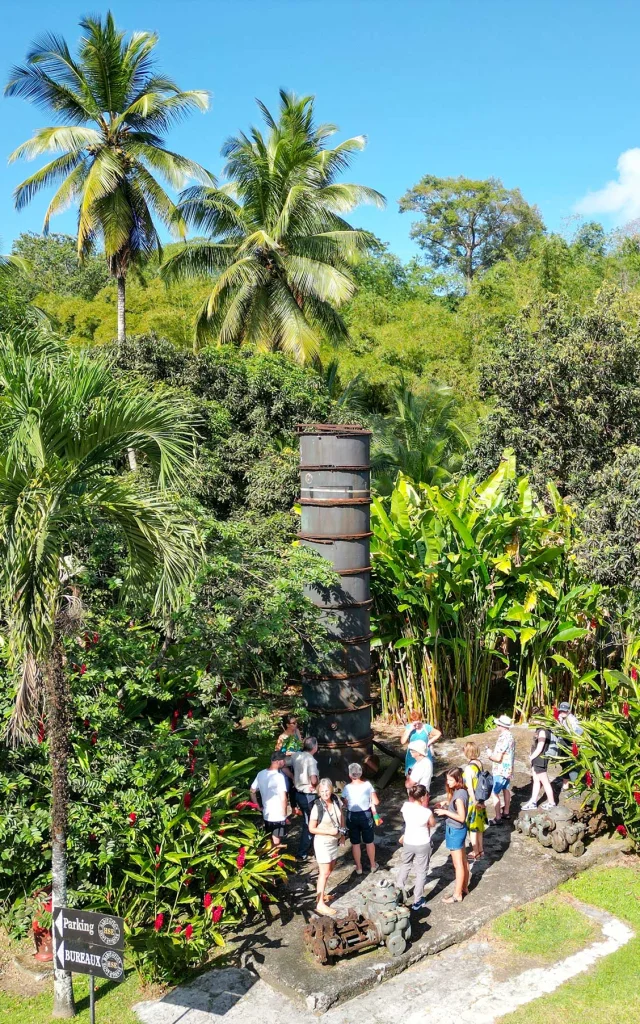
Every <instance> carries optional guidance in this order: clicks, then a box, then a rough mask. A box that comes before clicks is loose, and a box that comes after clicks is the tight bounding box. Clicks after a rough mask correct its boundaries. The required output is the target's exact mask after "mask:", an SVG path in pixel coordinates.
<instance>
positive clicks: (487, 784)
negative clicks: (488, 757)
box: [473, 771, 493, 804]
mask: <svg viewBox="0 0 640 1024" xmlns="http://www.w3.org/2000/svg"><path fill="white" fill-rule="evenodd" d="M492 791H493V775H492V774H491V772H486V771H481V772H478V778H477V780H476V788H475V789H474V791H473V795H474V796H475V798H476V802H477V803H481V804H482V803H484V802H485V800H488V799H489V797H490V796H491V793H492Z"/></svg>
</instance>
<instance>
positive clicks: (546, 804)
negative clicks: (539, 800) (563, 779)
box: [541, 800, 558, 811]
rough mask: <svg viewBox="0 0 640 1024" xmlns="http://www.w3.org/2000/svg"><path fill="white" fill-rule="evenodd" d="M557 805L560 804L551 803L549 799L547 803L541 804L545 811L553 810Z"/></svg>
mask: <svg viewBox="0 0 640 1024" xmlns="http://www.w3.org/2000/svg"><path fill="white" fill-rule="evenodd" d="M557 806H558V805H557V804H550V803H549V801H548V800H547V802H546V803H544V804H542V805H541V810H543V811H551V810H553V808H554V807H557Z"/></svg>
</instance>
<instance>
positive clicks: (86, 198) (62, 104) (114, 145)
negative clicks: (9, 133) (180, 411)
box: [5, 13, 213, 341]
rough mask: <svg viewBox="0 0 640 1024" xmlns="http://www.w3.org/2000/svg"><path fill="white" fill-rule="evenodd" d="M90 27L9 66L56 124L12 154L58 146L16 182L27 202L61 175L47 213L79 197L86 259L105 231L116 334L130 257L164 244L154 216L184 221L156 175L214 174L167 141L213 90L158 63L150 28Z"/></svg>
mask: <svg viewBox="0 0 640 1024" xmlns="http://www.w3.org/2000/svg"><path fill="white" fill-rule="evenodd" d="M80 25H81V28H82V29H83V30H84V35H83V37H82V38H81V40H80V43H79V46H78V52H77V56H76V57H73V56H72V54H71V51H70V50H69V47H68V46H67V43H66V42H65V40H64V39H62V38H61V37H60V36H56V35H54V34H49V35H46V36H45V37H44V38H42V39H40V40H38V41H37V42H36V43H34V45H33V47H32V49H31V51H30V52H29V53H28V54H27V59H26V63H25V65H24V66H22V67H14V68H13V69H12V71H11V73H10V76H9V81H8V84H7V86H6V88H5V95H7V96H20V97H22V98H23V99H27V100H30V101H31V102H33V103H35V104H36V105H37V106H39V107H43V108H44V109H45V110H49V111H51V112H52V113H53V114H54V115H55V117H56V119H57V120H58V122H60V123H59V124H58V125H56V126H52V127H48V128H40V129H39V130H38V131H37V132H36V133H35V135H34V136H33V137H32V138H31V139H29V140H28V141H27V142H23V143H22V145H20V146H18V148H17V149H16V150H15V151H14V152H13V153H12V154H11V156H10V158H9V159H10V160H11V161H13V160H18V159H19V158H20V157H24V158H25V159H27V160H31V159H33V158H34V157H38V156H41V155H42V154H44V153H58V154H59V155H58V156H55V157H54V159H53V160H51V161H50V162H49V163H47V164H45V166H44V167H41V168H40V170H38V171H36V173H35V174H32V175H31V176H30V177H29V178H26V180H25V181H23V182H22V183H21V184H20V185H18V187H17V189H16V190H15V193H14V197H15V204H16V207H17V209H19V210H20V209H22V208H23V207H24V206H26V205H27V203H29V202H30V201H31V199H32V198H33V197H34V196H35V195H37V193H38V192H40V191H42V189H45V188H48V187H49V186H51V185H54V184H58V183H59V187H58V188H57V190H56V192H55V195H54V196H53V199H52V200H51V202H50V204H49V207H48V209H47V212H46V214H45V218H44V228H43V230H44V232H45V234H46V233H47V232H48V230H49V222H50V220H51V217H52V216H53V215H54V214H56V213H60V212H61V211H63V210H65V209H67V208H68V207H69V206H71V205H73V204H77V206H78V255H79V257H80V259H84V258H85V257H86V256H88V255H89V254H90V253H91V252H92V251H93V250H94V248H95V246H96V244H97V243H98V242H99V241H100V242H102V245H103V247H104V252H105V256H106V258H107V261H108V264H109V270H110V272H111V274H112V275H113V277H115V279H116V282H117V286H118V340H119V341H123V340H124V337H125V331H126V321H125V288H126V278H127V272H128V270H129V268H130V267H131V265H132V264H134V263H136V261H139V260H140V259H142V258H144V257H148V256H149V255H151V254H152V253H155V252H160V253H161V245H160V238H159V235H158V231H157V229H156V226H155V220H158V221H160V222H161V223H162V224H164V225H165V226H166V227H168V228H169V229H170V230H171V232H172V233H173V234H174V235H175V236H176V237H183V236H184V233H185V225H184V222H183V221H182V219H181V218H180V217H179V216H177V215H176V208H175V204H174V203H173V201H172V200H171V198H170V197H169V195H168V194H167V192H166V191H165V189H164V188H163V187H162V185H161V184H160V183H159V181H158V180H157V177H155V175H156V174H158V175H159V176H160V177H161V178H162V179H163V180H164V181H165V182H166V183H167V184H168V185H170V186H171V187H172V188H176V189H180V188H183V187H184V185H185V184H186V182H187V181H188V180H189V178H193V179H195V180H197V181H200V182H204V183H208V184H211V183H212V182H213V179H212V178H211V176H210V175H209V174H208V172H207V171H205V170H204V168H202V167H200V165H199V164H197V163H194V162H193V161H192V160H188V159H187V158H186V157H183V156H180V155H179V154H178V153H172V152H171V151H170V150H168V149H165V148H164V136H165V135H166V133H167V130H168V129H169V127H170V126H171V125H172V123H173V122H175V121H177V120H179V119H180V118H182V117H184V116H186V115H187V114H189V113H190V112H192V111H194V110H206V109H207V107H208V103H209V98H208V94H207V93H206V92H199V91H190V92H183V91H182V90H181V89H179V88H178V86H177V85H176V84H175V82H173V81H172V80H171V79H170V78H167V77H166V76H165V75H164V74H161V73H160V72H158V71H156V69H155V65H154V59H153V50H154V47H155V45H156V43H157V41H158V37H157V35H155V34H154V33H151V32H135V33H133V35H132V36H131V37H130V38H129V39H127V38H126V37H125V33H124V32H121V31H119V30H118V29H117V28H116V25H115V22H114V19H113V15H112V14H111V13H108V14H107V15H106V17H105V19H104V21H103V20H102V19H101V18H84V19H83V20H82V21H81V22H80Z"/></svg>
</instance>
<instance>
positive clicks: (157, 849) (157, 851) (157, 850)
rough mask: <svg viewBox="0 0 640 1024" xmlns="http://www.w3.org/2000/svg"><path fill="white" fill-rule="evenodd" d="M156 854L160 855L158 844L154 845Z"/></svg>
mask: <svg viewBox="0 0 640 1024" xmlns="http://www.w3.org/2000/svg"><path fill="white" fill-rule="evenodd" d="M158 853H160V847H159V845H158V844H157V843H156V854H158Z"/></svg>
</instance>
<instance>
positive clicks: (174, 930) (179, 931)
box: [173, 924, 182, 935]
mask: <svg viewBox="0 0 640 1024" xmlns="http://www.w3.org/2000/svg"><path fill="white" fill-rule="evenodd" d="M181 932H182V925H181V924H179V925H177V927H175V928H174V929H173V934H174V935H180V933H181Z"/></svg>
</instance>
